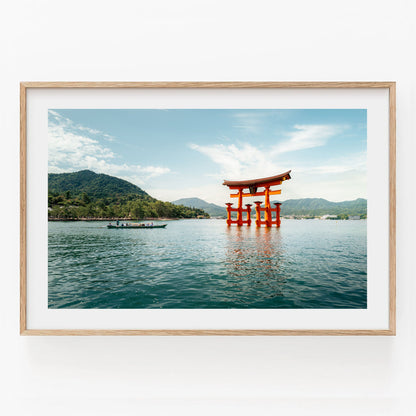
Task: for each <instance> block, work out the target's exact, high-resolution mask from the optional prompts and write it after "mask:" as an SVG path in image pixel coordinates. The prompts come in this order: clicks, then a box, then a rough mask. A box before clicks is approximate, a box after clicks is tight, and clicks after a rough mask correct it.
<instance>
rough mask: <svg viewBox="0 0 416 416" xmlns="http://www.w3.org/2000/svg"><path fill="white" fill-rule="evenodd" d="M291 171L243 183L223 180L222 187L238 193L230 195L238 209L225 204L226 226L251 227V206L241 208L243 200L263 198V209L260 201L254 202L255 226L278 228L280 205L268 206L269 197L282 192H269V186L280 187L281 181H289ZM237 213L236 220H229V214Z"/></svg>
mask: <svg viewBox="0 0 416 416" xmlns="http://www.w3.org/2000/svg"><path fill="white" fill-rule="evenodd" d="M290 172H291V170H289V171H287V172H285V173H282V174H280V175H275V176H269V177H268V178H260V179H249V180H245V181H227V180H225V181H224V183H223V185H225V186H228V187H229V188H230V190H237V191H238V193H236V194H230V197H231V198H238V207H237V208H231V206H232V205H233V204H232V203H230V202H229V203H227V204H226V205H227V225H231V224H237V225H240V226H241V225H243V224H247V225H248V226H250V225H251V204H246V207H247V208H243V198H244V197H252V196H264V208H261V201H255V202H254V203H255V204H256V226H257V227H261V225H263V224H264V225H265V226H266V227H271V226H272V225H274V224H275V225H276V227H280V205H281V204H280V203H279V202H277V203H275V204H274V205H275V206H276V207H275V208H271V206H270V195H280V194H281V193H282V191H281V190H280V189H277V190H274V191H273V190H270V187H271V186H276V185H281V184H282V182H283V181H286V180H288V179H290ZM263 187H264V191H261V192H257V189H258V188H263ZM244 189H248V191H249V192H248V193H247V192H246V193H245V192H243V190H244ZM232 212H237V219H236V220H232V219H231V213H232ZM243 212H246V213H247V218H246V219H245V220H243ZM261 212H264V220H262V218H261ZM273 212H275V213H276V218H275V219H274V220H273V218H272V213H273Z"/></svg>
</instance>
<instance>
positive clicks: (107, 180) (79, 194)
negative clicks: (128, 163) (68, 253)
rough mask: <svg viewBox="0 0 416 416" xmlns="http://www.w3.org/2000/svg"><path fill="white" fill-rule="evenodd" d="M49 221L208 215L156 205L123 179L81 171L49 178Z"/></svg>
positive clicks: (49, 176)
mask: <svg viewBox="0 0 416 416" xmlns="http://www.w3.org/2000/svg"><path fill="white" fill-rule="evenodd" d="M48 217H49V218H50V219H85V218H89V219H93V218H130V219H144V218H161V217H164V218H196V217H205V218H207V217H209V215H208V214H207V213H206V212H205V211H203V210H202V209H197V208H189V207H185V206H183V205H174V204H172V203H170V202H162V201H159V200H157V199H155V198H152V197H151V196H150V195H149V194H147V193H146V192H145V191H143V190H142V189H141V188H139V187H138V186H136V185H133V184H132V183H130V182H128V181H125V180H123V179H120V178H116V177H114V176H110V175H104V174H97V173H94V172H92V171H90V170H82V171H79V172H72V173H50V174H49V175H48Z"/></svg>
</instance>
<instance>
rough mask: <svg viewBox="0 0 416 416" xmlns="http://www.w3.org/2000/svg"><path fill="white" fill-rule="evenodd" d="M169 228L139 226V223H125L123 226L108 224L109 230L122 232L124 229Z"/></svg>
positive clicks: (147, 225)
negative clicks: (113, 229)
mask: <svg viewBox="0 0 416 416" xmlns="http://www.w3.org/2000/svg"><path fill="white" fill-rule="evenodd" d="M166 226H167V224H158V225H153V224H137V223H123V224H119V225H116V224H114V225H113V224H108V225H107V228H117V229H120V230H124V229H127V228H129V229H132V228H134V229H140V230H142V229H147V228H165V227H166Z"/></svg>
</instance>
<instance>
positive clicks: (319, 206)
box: [172, 197, 367, 216]
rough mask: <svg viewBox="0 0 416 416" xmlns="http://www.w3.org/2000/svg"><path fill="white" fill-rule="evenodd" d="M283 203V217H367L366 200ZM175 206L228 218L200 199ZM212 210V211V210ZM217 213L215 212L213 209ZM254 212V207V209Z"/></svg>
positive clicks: (318, 199)
mask: <svg viewBox="0 0 416 416" xmlns="http://www.w3.org/2000/svg"><path fill="white" fill-rule="evenodd" d="M274 202H281V203H282V205H281V215H282V216H292V215H295V216H296V215H300V216H321V215H326V214H328V215H344V216H349V215H360V216H366V215H367V200H366V199H364V198H356V199H354V200H348V201H340V202H333V201H328V200H327V199H324V198H297V199H287V200H286V201H272V202H271V203H272V205H273V203H274ZM172 203H173V204H181V205H184V206H188V207H194V208H200V209H203V210H204V211H206V212H208V213H209V214H210V215H211V216H226V215H227V210H226V208H225V207H221V206H219V205H216V204H213V203H209V202H206V201H204V200H202V199H200V198H196V197H195V198H181V199H178V200H176V201H173V202H172ZM210 208H212V210H211V209H210ZM214 208H215V211H214V212H213V209H214ZM252 209H253V212H254V207H253V208H252Z"/></svg>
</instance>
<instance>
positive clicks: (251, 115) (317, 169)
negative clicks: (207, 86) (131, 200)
mask: <svg viewBox="0 0 416 416" xmlns="http://www.w3.org/2000/svg"><path fill="white" fill-rule="evenodd" d="M48 132H49V134H48V135H49V137H48V144H49V172H58V173H59V172H74V171H78V170H81V169H91V170H93V171H95V172H97V173H106V174H109V175H113V176H117V177H120V178H123V179H126V180H128V181H130V182H133V183H135V184H136V185H138V186H140V187H141V188H142V189H144V190H145V191H146V192H148V193H149V194H150V195H152V196H154V197H156V198H158V199H161V200H164V201H172V200H175V199H179V198H189V197H199V198H201V199H204V200H206V201H208V202H214V203H217V204H221V205H222V204H223V203H224V202H227V201H228V191H227V188H226V187H224V186H222V181H223V180H224V179H229V180H241V179H252V178H257V177H264V176H271V175H274V174H278V173H282V172H285V171H287V170H290V169H292V179H291V180H290V181H287V182H284V183H283V185H282V195H281V197H280V198H279V199H280V200H285V199H290V198H314V197H316V198H325V199H328V200H331V201H344V200H351V199H355V198H359V197H361V198H366V197H367V189H366V187H367V178H366V158H367V157H366V153H367V111H366V110H365V109H339V110H336V109H331V110H324V109H322V110H316V109H305V110H286V109H285V110H269V109H267V110H264V109H254V110H252V109H247V110H240V109H238V110H237V109H236V110H232V109H227V110H224V109H220V110H194V109H192V110H191V109H190V110H187V109H183V110H182V109H180V110H177V109H172V110H134V109H131V110H126V109H122V110H112V109H108V110H107V109H105V110H102V109H99V110H92V109H50V110H49V117H48ZM247 202H249V201H247Z"/></svg>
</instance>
